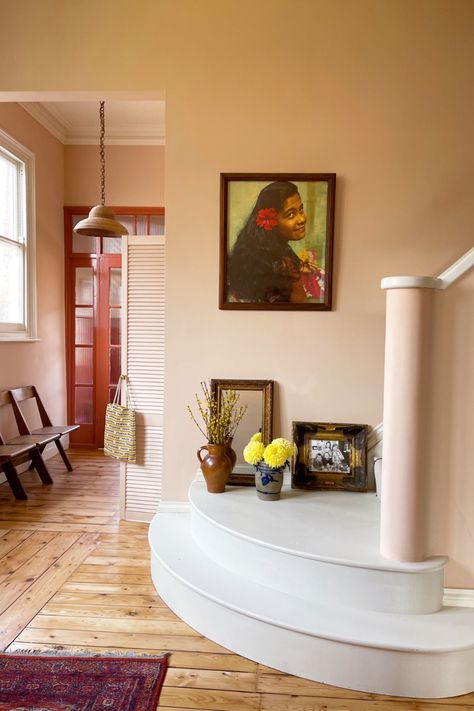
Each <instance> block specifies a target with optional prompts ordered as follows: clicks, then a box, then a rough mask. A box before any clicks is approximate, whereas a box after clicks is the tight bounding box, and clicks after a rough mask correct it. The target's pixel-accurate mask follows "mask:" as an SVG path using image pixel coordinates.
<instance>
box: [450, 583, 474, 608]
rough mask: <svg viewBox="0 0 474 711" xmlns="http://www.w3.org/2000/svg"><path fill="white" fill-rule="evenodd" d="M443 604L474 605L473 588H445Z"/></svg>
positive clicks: (455, 605)
mask: <svg viewBox="0 0 474 711" xmlns="http://www.w3.org/2000/svg"><path fill="white" fill-rule="evenodd" d="M443 605H447V606H448V607H474V590H472V589H470V588H445V589H444V597H443Z"/></svg>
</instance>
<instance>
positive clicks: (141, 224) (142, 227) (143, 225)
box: [137, 215, 148, 235]
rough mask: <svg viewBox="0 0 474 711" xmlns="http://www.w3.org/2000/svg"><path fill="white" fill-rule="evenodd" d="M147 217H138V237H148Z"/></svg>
mask: <svg viewBox="0 0 474 711" xmlns="http://www.w3.org/2000/svg"><path fill="white" fill-rule="evenodd" d="M147 234H148V227H147V217H146V215H137V235H147Z"/></svg>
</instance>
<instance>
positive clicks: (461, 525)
mask: <svg viewBox="0 0 474 711" xmlns="http://www.w3.org/2000/svg"><path fill="white" fill-rule="evenodd" d="M473 314H474V270H473V271H471V272H470V273H469V274H466V275H465V276H464V277H463V278H462V279H461V280H459V281H458V282H456V283H455V284H453V285H452V286H451V287H450V288H449V289H448V290H447V291H442V292H437V293H436V298H435V308H434V318H433V326H432V329H433V355H434V357H433V363H432V372H431V381H432V391H431V398H430V402H429V403H428V406H427V417H428V427H427V430H428V432H430V436H429V438H428V439H429V441H428V442H427V453H428V455H427V462H426V468H427V475H426V476H425V480H426V482H427V494H428V495H427V508H428V511H429V513H430V516H429V517H428V518H429V522H430V524H429V528H428V542H429V552H430V553H440V552H445V551H446V550H448V551H449V555H450V557H451V562H450V564H449V578H448V580H449V584H450V585H451V586H452V587H463V586H464V585H469V586H470V587H474V506H473V502H474V476H473V474H474V449H473V446H472V441H473V433H474V366H473V364H474V316H473Z"/></svg>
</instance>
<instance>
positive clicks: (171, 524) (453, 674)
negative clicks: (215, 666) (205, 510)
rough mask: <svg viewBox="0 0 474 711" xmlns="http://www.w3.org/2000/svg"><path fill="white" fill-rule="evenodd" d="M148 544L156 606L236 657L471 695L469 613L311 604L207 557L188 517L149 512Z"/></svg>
mask: <svg viewBox="0 0 474 711" xmlns="http://www.w3.org/2000/svg"><path fill="white" fill-rule="evenodd" d="M149 540H150V547H151V553H152V556H151V560H152V562H151V571H152V577H153V582H154V584H155V587H156V589H157V591H158V593H159V594H160V595H161V596H162V598H163V599H164V600H165V602H166V603H167V604H168V605H169V606H170V607H171V608H172V609H173V610H174V611H175V612H176V613H177V614H178V615H179V616H180V617H181V618H182V619H184V620H185V621H186V622H187V623H188V624H190V625H191V626H192V627H194V628H195V629H197V630H198V631H199V632H201V633H202V634H204V635H205V636H206V637H208V638H209V639H211V640H214V641H215V642H217V643H219V644H222V645H223V646H225V647H227V648H228V649H231V650H232V651H234V652H237V653H238V654H242V655H244V656H246V657H248V658H249V659H254V660H255V661H258V662H261V663H263V664H267V665H269V666H272V667H275V668H276V669H280V670H282V671H285V672H288V673H290V674H295V675H298V676H302V677H305V678H308V679H313V680H315V681H320V682H325V683H328V684H334V685H336V686H342V687H348V688H353V689H357V690H361V691H368V692H373V693H381V694H394V695H400V696H411V697H426V698H438V697H447V696H455V695H458V694H463V693H468V692H471V691H473V690H474V681H473V676H472V669H473V668H474V609H472V608H468V609H465V608H444V609H443V610H441V611H440V612H437V613H434V614H428V615H400V614H388V613H381V612H370V611H367V610H354V609H351V608H348V607H347V606H343V605H329V604H327V605H323V604H322V603H320V602H317V601H314V602H312V603H311V602H309V601H306V600H302V599H299V598H296V597H294V596H291V595H289V594H287V593H282V592H280V591H276V590H272V589H271V588H270V587H267V586H265V585H262V584H259V583H255V582H253V581H249V580H246V579H245V577H243V576H240V575H237V574H235V573H232V572H231V571H229V570H228V569H223V568H222V567H221V566H220V565H218V564H216V563H215V562H214V561H212V560H210V559H209V558H208V557H207V556H206V555H205V554H204V553H203V551H202V549H201V548H200V546H198V545H197V544H196V542H195V540H194V538H193V536H192V535H191V532H190V517H189V514H183V513H178V514H173V513H158V514H157V515H156V516H155V518H154V519H153V521H152V523H151V526H150V533H149ZM282 573H283V574H285V573H284V571H282Z"/></svg>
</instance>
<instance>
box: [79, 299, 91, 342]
mask: <svg viewBox="0 0 474 711" xmlns="http://www.w3.org/2000/svg"><path fill="white" fill-rule="evenodd" d="M93 343H94V309H92V308H84V307H79V308H76V344H77V345H80V346H92V344H93Z"/></svg>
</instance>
